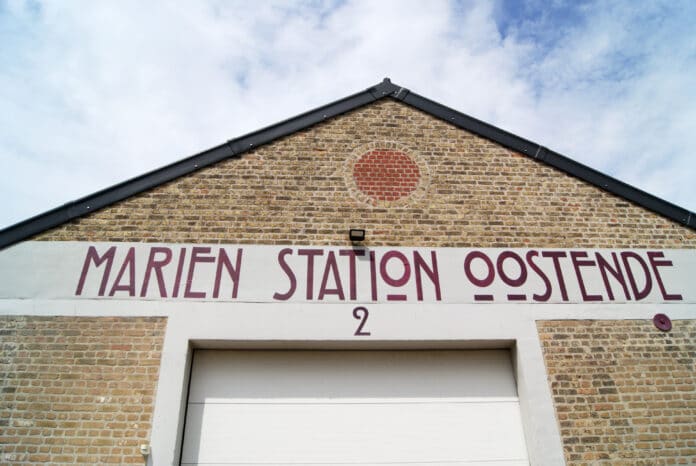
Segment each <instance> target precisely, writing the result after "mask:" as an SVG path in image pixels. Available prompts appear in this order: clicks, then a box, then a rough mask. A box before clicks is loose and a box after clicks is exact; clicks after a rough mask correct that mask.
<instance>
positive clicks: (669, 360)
mask: <svg viewBox="0 0 696 466" xmlns="http://www.w3.org/2000/svg"><path fill="white" fill-rule="evenodd" d="M537 328H538V331H539V335H540V338H541V342H542V346H543V349H544V356H545V360H546V368H547V374H548V379H549V383H550V385H551V390H552V393H553V397H554V402H555V405H556V415H557V417H558V421H559V425H560V429H561V436H562V438H563V447H564V450H565V457H566V462H567V464H568V465H596V464H612V465H618V464H623V465H654V464H696V320H677V321H674V322H673V329H672V330H671V331H670V332H668V333H664V332H661V331H659V330H657V329H656V328H655V327H654V326H653V324H652V322H650V321H645V320H623V321H588V320H578V321H546V322H538V323H537Z"/></svg>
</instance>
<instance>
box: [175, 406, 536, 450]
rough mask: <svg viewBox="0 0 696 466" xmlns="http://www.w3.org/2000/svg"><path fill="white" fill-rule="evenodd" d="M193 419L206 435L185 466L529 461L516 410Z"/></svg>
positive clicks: (227, 413) (325, 411) (281, 410)
mask: <svg viewBox="0 0 696 466" xmlns="http://www.w3.org/2000/svg"><path fill="white" fill-rule="evenodd" d="M189 419H190V422H191V424H190V427H191V428H193V430H194V431H198V432H200V435H198V436H196V437H194V436H190V437H188V438H187V440H186V445H185V447H184V450H185V451H186V452H187V454H186V456H185V457H184V462H190V463H196V462H199V463H206V464H207V463H222V464H231V463H237V464H238V463H242V464H248V463H253V462H260V463H279V464H286V463H300V464H306V463H330V464H336V463H356V464H365V463H369V462H375V463H385V462H387V463H410V462H430V464H432V462H445V463H450V462H457V461H464V460H468V461H472V460H479V461H484V460H487V461H490V460H496V459H500V458H516V459H519V460H523V459H524V458H525V457H526V453H525V446H524V442H523V439H522V438H520V436H519V435H518V434H519V429H520V424H521V421H520V419H519V407H518V405H517V403H515V402H495V403H480V402H475V403H473V402H471V403H470V402H459V403H398V402H392V403H388V404H379V403H377V402H375V403H368V404H362V403H312V404H267V405H264V404H246V405H237V404H207V405H193V406H191V408H190V414H189ZM188 426H189V425H188V424H187V427H188ZM501 438H505V439H506V442H505V443H504V446H502V447H501V442H500V439H501Z"/></svg>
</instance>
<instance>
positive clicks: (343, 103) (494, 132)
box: [0, 78, 696, 249]
mask: <svg viewBox="0 0 696 466" xmlns="http://www.w3.org/2000/svg"><path fill="white" fill-rule="evenodd" d="M385 97H390V98H393V99H396V100H399V101H402V102H404V103H405V104H408V105H410V106H412V107H414V108H417V109H419V110H422V111H424V112H426V113H428V114H430V115H432V116H434V117H436V118H440V119H442V120H444V121H447V122H449V123H451V124H453V125H455V126H457V127H459V128H462V129H465V130H467V131H470V132H472V133H475V134H477V135H479V136H482V137H485V138H487V139H490V140H491V141H493V142H496V143H498V144H501V145H503V146H505V147H507V148H509V149H512V150H515V151H517V152H520V153H522V154H525V155H527V156H529V157H531V158H534V159H537V160H539V161H541V162H543V163H546V164H547V165H550V166H552V167H555V168H558V169H559V170H562V171H564V172H566V173H568V174H570V175H572V176H575V177H576V178H579V179H581V180H584V181H586V182H588V183H590V184H593V185H595V186H597V187H599V188H601V189H604V190H605V191H608V192H610V193H613V194H616V195H618V196H620V197H622V198H624V199H627V200H629V201H631V202H634V203H636V204H638V205H640V206H643V207H645V208H646V209H649V210H651V211H653V212H655V213H658V214H660V215H663V216H665V217H667V218H669V219H671V220H674V221H676V222H678V223H680V224H682V225H684V226H687V227H689V228H692V229H694V230H696V214H694V213H692V212H690V211H688V210H686V209H684V208H682V207H679V206H677V205H675V204H672V203H670V202H668V201H665V200H663V199H660V198H658V197H656V196H653V195H652V194H649V193H646V192H645V191H642V190H640V189H637V188H634V187H633V186H630V185H628V184H626V183H624V182H622V181H619V180H617V179H615V178H612V177H610V176H608V175H605V174H603V173H601V172H599V171H597V170H595V169H593V168H590V167H588V166H586V165H583V164H581V163H578V162H576V161H574V160H571V159H569V158H568V157H565V156H563V155H561V154H558V153H556V152H553V151H551V150H549V149H547V148H545V147H543V146H541V145H539V144H537V143H535V142H532V141H528V140H526V139H524V138H521V137H519V136H516V135H514V134H512V133H509V132H507V131H505V130H502V129H500V128H497V127H495V126H493V125H490V124H488V123H486V122H483V121H481V120H477V119H476V118H473V117H470V116H468V115H466V114H464V113H461V112H458V111H456V110H453V109H451V108H449V107H446V106H444V105H442V104H439V103H437V102H434V101H432V100H429V99H427V98H425V97H422V96H420V95H418V94H415V93H413V92H411V91H410V90H408V89H406V88H404V87H401V86H398V85H395V84H393V83H392V82H391V81H390V80H389V78H385V79H384V80H383V81H382V82H381V83H379V84H377V85H375V86H372V87H369V88H367V89H366V90H364V91H362V92H358V93H356V94H353V95H350V96H348V97H344V98H343V99H339V100H336V101H334V102H331V103H329V104H327V105H323V106H321V107H317V108H315V109H313V110H309V111H307V112H304V113H302V114H300V115H297V116H295V117H292V118H288V119H286V120H283V121H280V122H278V123H275V124H273V125H270V126H267V127H265V128H262V129H259V130H257V131H254V132H252V133H248V134H246V135H243V136H240V137H238V138H235V139H231V140H229V141H228V142H226V143H224V144H221V145H219V146H217V147H213V148H212V149H209V150H206V151H203V152H200V153H198V154H195V155H192V156H190V157H187V158H185V159H183V160H179V161H177V162H174V163H172V164H169V165H166V166H164V167H161V168H158V169H155V170H152V171H150V172H147V173H145V174H143V175H140V176H137V177H135V178H132V179H130V180H127V181H123V182H121V183H118V184H116V185H114V186H111V187H109V188H106V189H103V190H101V191H98V192H96V193H94V194H91V195H88V196H85V197H82V198H80V199H77V200H75V201H72V202H68V203H67V204H64V205H62V206H59V207H56V208H54V209H52V210H49V211H47V212H44V213H42V214H39V215H36V216H34V217H31V218H29V219H27V220H24V221H21V222H19V223H16V224H14V225H11V226H9V227H7V228H5V229H3V230H0V249H2V248H5V247H7V246H10V245H12V244H15V243H17V242H20V241H22V240H25V239H27V238H30V237H32V236H34V235H36V234H38V233H41V232H43V231H46V230H48V229H50V228H53V227H56V226H59V225H61V224H63V223H65V222H68V221H69V220H72V219H75V218H79V217H82V216H84V215H87V214H89V213H91V212H94V211H96V210H99V209H101V208H103V207H106V206H108V205H111V204H114V203H116V202H118V201H121V200H123V199H126V198H128V197H131V196H133V195H135V194H138V193H141V192H143V191H146V190H148V189H151V188H154V187H156V186H159V185H161V184H164V183H167V182H169V181H172V180H174V179H176V178H179V177H181V176H184V175H187V174H189V173H191V172H194V171H196V170H199V169H201V168H204V167H207V166H209V165H212V164H215V163H217V162H220V161H222V160H225V159H227V158H230V157H233V156H236V155H240V154H243V153H244V152H247V151H249V150H252V149H254V148H256V147H259V146H261V145H264V144H267V143H269V142H271V141H274V140H276V139H279V138H281V137H284V136H287V135H290V134H292V133H295V132H297V131H300V130H303V129H307V128H309V127H310V126H313V125H315V124H317V123H321V122H322V121H324V120H327V119H330V118H333V117H335V116H338V115H341V114H343V113H346V112H349V111H351V110H354V109H356V108H359V107H362V106H364V105H367V104H369V103H370V102H374V101H375V100H379V99H382V98H385Z"/></svg>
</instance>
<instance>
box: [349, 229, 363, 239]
mask: <svg viewBox="0 0 696 466" xmlns="http://www.w3.org/2000/svg"><path fill="white" fill-rule="evenodd" d="M348 237H349V238H350V240H351V241H365V229H363V228H351V229H350V230H349V231H348Z"/></svg>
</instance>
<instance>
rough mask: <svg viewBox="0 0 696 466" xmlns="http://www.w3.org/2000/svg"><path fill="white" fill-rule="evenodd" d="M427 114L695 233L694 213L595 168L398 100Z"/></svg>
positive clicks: (425, 102) (460, 117)
mask: <svg viewBox="0 0 696 466" xmlns="http://www.w3.org/2000/svg"><path fill="white" fill-rule="evenodd" d="M399 100H402V101H403V102H404V103H406V104H409V105H411V106H413V107H415V108H417V109H419V110H422V111H424V112H426V113H428V114H430V115H433V116H435V117H437V118H440V119H442V120H445V121H447V122H449V123H451V124H453V125H455V126H457V127H459V128H462V129H465V130H467V131H470V132H472V133H475V134H477V135H479V136H483V137H485V138H487V139H490V140H491V141H493V142H496V143H498V144H500V145H502V146H505V147H507V148H509V149H512V150H515V151H517V152H520V153H522V154H524V155H527V156H529V157H531V158H534V159H536V160H539V161H541V162H543V163H545V164H547V165H550V166H552V167H554V168H557V169H559V170H561V171H564V172H565V173H567V174H569V175H572V176H574V177H576V178H579V179H581V180H583V181H586V182H588V183H590V184H592V185H595V186H597V187H599V188H601V189H603V190H605V191H608V192H610V193H612V194H615V195H617V196H620V197H622V198H624V199H626V200H628V201H631V202H633V203H635V204H638V205H640V206H642V207H644V208H646V209H648V210H651V211H653V212H655V213H657V214H660V215H662V216H664V217H667V218H669V219H670V220H673V221H675V222H677V223H680V224H682V225H684V226H686V227H689V228H691V229H694V230H696V214H694V213H693V212H691V211H689V210H686V209H684V208H682V207H679V206H677V205H675V204H672V203H671V202H668V201H665V200H664V199H660V198H659V197H657V196H654V195H652V194H650V193H647V192H645V191H643V190H640V189H638V188H635V187H633V186H631V185H629V184H627V183H624V182H623V181H620V180H617V179H616V178H612V177H611V176H609V175H605V174H604V173H601V172H599V171H597V170H595V169H594V168H590V167H588V166H587V165H583V164H581V163H580V162H576V161H575V160H572V159H570V158H568V157H566V156H564V155H561V154H559V153H557V152H554V151H552V150H550V149H548V148H546V147H544V146H542V145H540V144H537V143H535V142H532V141H529V140H527V139H524V138H521V137H519V136H516V135H514V134H512V133H509V132H507V131H505V130H503V129H500V128H497V127H495V126H493V125H491V124H488V123H486V122H483V121H481V120H477V119H476V118H473V117H470V116H469V115H466V114H464V113H461V112H458V111H456V110H453V109H451V108H449V107H446V106H444V105H442V104H439V103H437V102H434V101H432V100H430V99H426V98H425V97H422V96H419V95H418V94H414V93H412V92H409V93H407V94H405V95H404V97H403V98H400V99H399Z"/></svg>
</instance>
